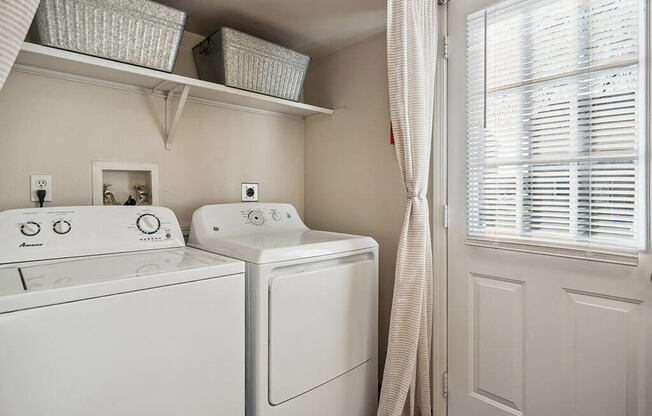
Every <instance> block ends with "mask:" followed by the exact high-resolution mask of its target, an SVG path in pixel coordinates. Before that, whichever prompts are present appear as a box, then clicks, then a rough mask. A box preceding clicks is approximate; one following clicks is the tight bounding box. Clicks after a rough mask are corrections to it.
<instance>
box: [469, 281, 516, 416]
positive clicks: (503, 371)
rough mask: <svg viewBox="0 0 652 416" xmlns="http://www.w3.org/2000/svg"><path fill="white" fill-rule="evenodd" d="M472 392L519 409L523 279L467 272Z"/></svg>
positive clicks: (484, 398) (496, 403)
mask: <svg viewBox="0 0 652 416" xmlns="http://www.w3.org/2000/svg"><path fill="white" fill-rule="evenodd" d="M471 281H472V291H473V292H472V300H473V301H472V303H471V305H472V311H471V313H472V314H473V315H472V317H471V321H472V322H473V325H472V331H473V336H472V337H471V342H472V345H471V346H470V350H471V351H472V354H473V355H472V357H471V361H472V365H471V368H472V370H473V375H472V377H473V380H472V383H473V393H474V394H476V395H478V396H479V398H481V399H483V400H486V401H487V402H489V403H492V404H494V405H498V406H499V407H501V406H506V407H508V408H510V409H513V410H515V411H517V412H521V411H522V410H523V407H522V406H523V394H524V390H523V346H524V340H523V334H524V331H523V324H524V316H523V312H524V309H523V307H524V304H523V302H524V298H523V282H516V281H510V280H505V279H502V278H496V277H489V276H479V275H476V274H472V275H471Z"/></svg>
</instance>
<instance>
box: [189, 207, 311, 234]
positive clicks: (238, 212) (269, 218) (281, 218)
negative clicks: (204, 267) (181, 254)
mask: <svg viewBox="0 0 652 416" xmlns="http://www.w3.org/2000/svg"><path fill="white" fill-rule="evenodd" d="M307 229H308V227H306V226H305V224H304V223H303V221H302V220H301V217H299V214H298V213H297V210H296V209H295V208H294V207H293V206H292V205H290V204H275V203H251V202H246V203H241V204H218V205H205V206H203V207H201V208H199V209H198V210H197V211H195V213H194V214H193V216H192V228H191V230H190V241H192V240H193V239H194V237H197V236H198V233H207V234H215V233H219V235H220V236H222V237H224V236H230V235H245V234H256V233H275V232H278V233H280V232H284V231H301V230H307ZM193 236H194V237H193Z"/></svg>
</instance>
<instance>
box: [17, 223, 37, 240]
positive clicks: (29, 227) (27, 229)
mask: <svg viewBox="0 0 652 416" xmlns="http://www.w3.org/2000/svg"><path fill="white" fill-rule="evenodd" d="M20 232H21V233H23V235H26V236H28V237H32V236H35V235H36V234H38V233H39V232H41V226H40V225H38V223H35V222H34V221H27V222H26V223H25V224H23V225H22V226H21V227H20Z"/></svg>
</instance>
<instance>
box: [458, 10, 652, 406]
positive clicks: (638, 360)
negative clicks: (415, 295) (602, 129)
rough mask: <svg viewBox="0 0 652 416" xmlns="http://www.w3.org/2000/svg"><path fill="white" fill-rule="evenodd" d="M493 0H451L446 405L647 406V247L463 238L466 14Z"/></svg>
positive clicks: (651, 384)
mask: <svg viewBox="0 0 652 416" xmlns="http://www.w3.org/2000/svg"><path fill="white" fill-rule="evenodd" d="M494 3H495V1H494V0H451V1H449V2H448V6H447V7H448V28H449V59H448V71H447V73H448V91H449V93H448V123H447V124H448V166H449V171H448V178H449V179H448V181H449V183H448V190H449V195H448V201H449V210H448V212H449V228H448V256H449V257H448V267H449V269H448V360H449V361H448V371H449V373H448V383H449V384H448V387H449V391H448V412H449V415H450V416H507V415H528V416H558V415H564V416H649V415H652V394H650V392H652V313H651V308H650V304H651V303H652V281H651V280H650V273H651V272H652V258H651V256H650V250H649V248H648V249H647V250H646V251H645V252H643V253H641V254H640V256H639V262H638V265H637V266H623V265H617V264H608V263H602V262H597V261H587V260H581V259H571V258H564V257H559V256H552V255H543V254H533V253H528V252H517V251H508V250H501V249H495V248H488V247H481V246H471V245H468V244H466V241H465V240H466V229H467V227H466V190H467V184H466V175H467V172H466V79H465V78H466V52H465V46H466V41H467V40H466V32H465V30H466V16H467V15H468V14H469V13H472V12H476V11H478V10H480V9H482V8H485V7H487V6H490V5H492V4H494ZM648 10H649V4H648ZM648 59H649V58H648ZM648 67H649V62H648ZM648 72H649V69H648ZM646 216H649V215H648V214H646ZM648 240H649V238H648ZM648 246H649V244H648Z"/></svg>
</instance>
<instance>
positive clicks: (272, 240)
mask: <svg viewBox="0 0 652 416" xmlns="http://www.w3.org/2000/svg"><path fill="white" fill-rule="evenodd" d="M188 244H189V245H191V246H193V247H198V248H201V249H204V250H208V251H211V252H213V253H218V254H223V255H225V256H229V257H234V258H237V259H241V260H245V261H247V262H250V263H257V264H262V263H272V262H279V261H286V260H295V259H301V258H308V257H317V256H325V255H329V254H336V253H343V252H348V251H352V250H360V249H365V248H370V247H377V246H378V244H377V243H376V242H375V241H374V240H373V239H372V238H371V237H364V236H358V235H351V234H340V233H331V232H326V231H315V230H310V229H308V227H306V226H305V224H304V223H303V221H301V218H300V217H299V214H298V213H297V211H296V209H295V208H294V207H293V206H292V205H289V204H268V203H265V204H262V203H256V204H252V203H244V204H219V205H207V206H204V207H201V208H200V209H198V210H197V211H195V213H194V214H193V217H192V226H191V230H190V238H189V240H188Z"/></svg>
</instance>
